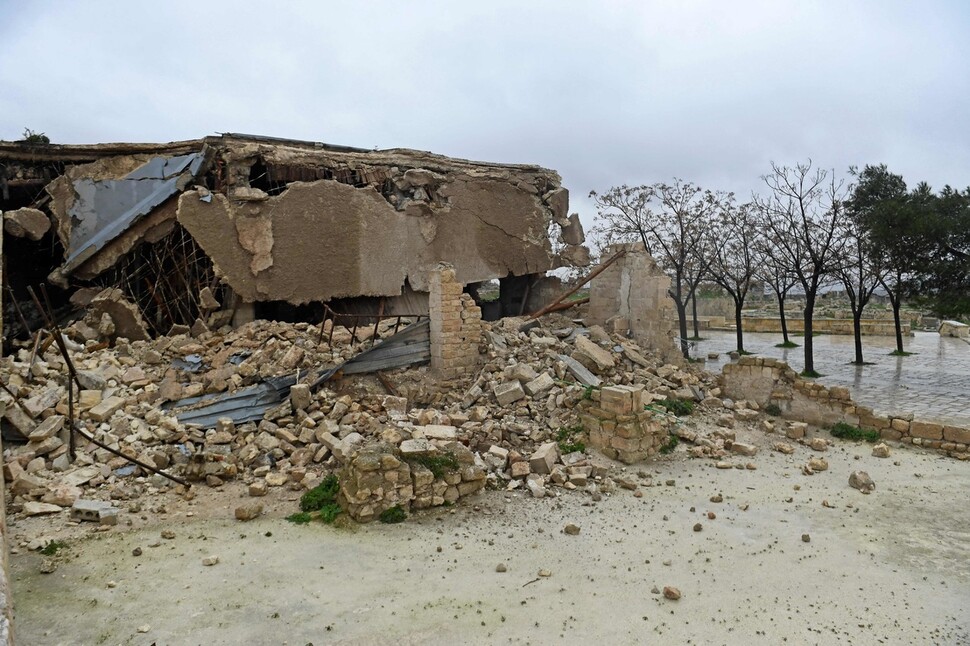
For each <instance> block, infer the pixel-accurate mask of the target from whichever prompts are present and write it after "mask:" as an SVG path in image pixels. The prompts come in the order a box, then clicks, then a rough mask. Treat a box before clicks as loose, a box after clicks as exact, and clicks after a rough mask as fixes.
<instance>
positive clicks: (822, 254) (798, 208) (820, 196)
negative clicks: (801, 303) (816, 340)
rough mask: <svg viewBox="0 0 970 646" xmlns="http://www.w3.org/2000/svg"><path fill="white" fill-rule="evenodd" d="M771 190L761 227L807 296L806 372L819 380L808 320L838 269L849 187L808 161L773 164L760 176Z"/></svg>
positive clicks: (762, 203)
mask: <svg viewBox="0 0 970 646" xmlns="http://www.w3.org/2000/svg"><path fill="white" fill-rule="evenodd" d="M762 179H763V180H764V182H765V184H766V185H767V186H768V189H769V190H770V194H769V196H768V197H766V198H763V199H759V203H758V206H759V208H760V210H761V211H762V212H763V213H765V214H767V216H768V217H767V218H765V225H766V227H767V229H768V232H769V234H770V237H771V239H772V241H774V242H775V244H776V245H777V247H776V249H775V251H776V252H777V255H778V257H779V258H780V259H782V260H783V262H784V264H785V265H787V267H788V269H790V270H791V271H792V273H793V274H794V276H795V278H797V279H798V284H799V285H800V286H801V288H802V290H803V291H804V293H805V313H804V320H805V347H804V349H805V371H804V373H803V374H805V375H806V376H817V374H818V373H817V372H816V371H815V358H814V355H813V350H814V348H813V343H812V319H813V317H814V314H815V301H816V299H817V298H818V293H819V288H820V287H822V286H823V284H824V282H825V280H826V277H827V276H828V275H829V274H830V273H831V272H832V271H833V270H834V269H835V268H836V267H837V266H838V260H839V258H840V257H841V248H842V245H843V240H842V238H841V237H840V236H839V221H840V214H841V213H842V211H843V203H844V202H845V199H846V195H847V189H846V187H845V183H844V182H843V181H837V180H836V179H835V173H834V171H833V172H831V173H829V172H827V171H825V170H823V169H820V168H815V169H813V168H812V162H811V160H809V161H808V162H807V163H805V164H798V165H796V166H795V167H794V168H789V167H788V166H779V165H777V164H775V163H774V162H772V164H771V173H769V174H768V175H765V176H764V177H763V178H762Z"/></svg>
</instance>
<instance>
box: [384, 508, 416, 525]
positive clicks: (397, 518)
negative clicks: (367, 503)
mask: <svg viewBox="0 0 970 646" xmlns="http://www.w3.org/2000/svg"><path fill="white" fill-rule="evenodd" d="M407 517H408V514H407V512H406V511H404V509H403V508H402V507H401V505H394V506H393V507H389V508H387V509H385V510H384V511H382V512H381V515H380V516H378V517H377V519H378V520H379V521H381V522H382V523H386V524H393V523H403V522H404V521H405V520H407Z"/></svg>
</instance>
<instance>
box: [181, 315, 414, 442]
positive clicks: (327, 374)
mask: <svg viewBox="0 0 970 646" xmlns="http://www.w3.org/2000/svg"><path fill="white" fill-rule="evenodd" d="M430 331H431V325H430V323H429V322H428V321H427V320H424V321H419V322H418V323H413V324H411V325H409V326H408V327H406V328H404V329H403V330H401V331H400V332H398V333H397V334H395V335H394V336H392V337H390V338H388V339H385V340H384V341H383V342H381V343H379V344H377V345H375V346H374V347H372V348H371V349H369V350H366V351H364V352H361V353H360V354H358V355H357V356H355V357H353V358H352V359H350V360H348V361H346V362H345V363H343V364H342V365H339V366H336V367H333V368H329V369H327V370H324V371H323V372H322V373H320V375H318V376H317V377H316V379H315V380H314V381H313V383H312V385H311V388H313V389H314V390H315V389H317V388H319V387H320V386H321V385H323V384H324V383H325V382H326V381H328V380H329V379H331V378H332V377H333V376H334V375H335V374H337V373H342V374H345V375H355V374H365V373H369V372H377V371H378V370H390V369H392V368H402V367H404V366H411V365H415V364H419V363H425V362H427V361H430V360H431V336H430ZM295 383H296V377H295V376H286V377H276V378H274V379H269V380H267V381H264V382H263V383H260V384H256V385H253V386H249V387H248V388H240V389H239V390H237V391H235V392H232V393H224V394H220V395H205V396H202V397H192V398H189V399H182V400H179V401H177V402H172V403H171V404H169V405H168V406H166V408H168V409H170V410H172V411H173V412H175V415H176V417H177V418H178V420H179V421H180V422H182V423H183V424H196V425H199V426H201V427H203V428H212V427H214V426H215V425H216V421H217V420H218V419H219V418H220V417H229V418H231V419H232V420H233V422H235V423H237V424H242V423H243V422H255V421H258V420H261V419H263V415H265V414H266V411H268V410H269V409H271V408H273V407H274V406H276V405H278V404H279V403H280V402H282V401H283V400H284V399H286V398H287V397H288V396H289V394H290V387H291V386H292V385H293V384H295Z"/></svg>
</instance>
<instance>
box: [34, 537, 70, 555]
mask: <svg viewBox="0 0 970 646" xmlns="http://www.w3.org/2000/svg"><path fill="white" fill-rule="evenodd" d="M65 547H67V543H65V542H63V541H51V542H50V543H48V544H47V545H45V546H44V549H42V550H41V551H40V553H41V554H43V555H44V556H54V555H55V554H57V551H58V550H60V549H63V548H65Z"/></svg>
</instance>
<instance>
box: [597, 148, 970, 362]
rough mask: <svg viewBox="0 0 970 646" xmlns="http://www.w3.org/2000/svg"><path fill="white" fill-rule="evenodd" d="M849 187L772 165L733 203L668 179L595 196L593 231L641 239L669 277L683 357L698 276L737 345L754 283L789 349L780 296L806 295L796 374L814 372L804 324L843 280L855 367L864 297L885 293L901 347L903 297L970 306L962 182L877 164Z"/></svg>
mask: <svg viewBox="0 0 970 646" xmlns="http://www.w3.org/2000/svg"><path fill="white" fill-rule="evenodd" d="M850 176H851V179H852V180H853V183H850V182H848V181H846V180H844V179H839V178H837V177H836V175H835V173H834V172H833V171H827V170H824V169H821V168H817V167H813V165H812V163H811V161H809V162H806V163H804V164H799V165H796V166H794V167H788V166H780V165H777V164H772V166H771V172H770V173H768V174H766V175H765V176H764V177H763V178H762V179H763V181H764V183H765V187H766V189H767V190H766V191H765V192H764V193H763V194H761V195H757V194H756V195H754V196H752V199H751V201H750V202H745V203H740V202H739V201H738V200H737V199H736V198H735V196H734V195H733V194H731V193H724V192H719V191H710V190H706V189H702V188H701V187H699V186H697V185H695V184H692V183H690V182H684V181H681V180H674V181H673V183H671V184H667V183H663V182H661V183H657V184H652V185H645V186H634V187H630V186H618V187H613V188H611V189H609V190H608V191H606V192H605V193H602V194H600V193H597V192H596V191H593V192H592V193H590V196H591V197H592V198H593V199H594V201H595V203H596V206H597V212H598V218H597V223H596V225H595V226H594V229H593V233H594V235H596V236H597V237H598V238H599V239H600V240H601V241H603V242H604V243H606V244H609V243H613V242H629V241H634V240H636V241H640V242H642V243H643V244H644V246H645V247H646V249H647V250H648V251H649V252H650V253H651V255H653V256H654V258H655V259H656V260H657V261H658V263H659V264H660V265H661V267H663V268H664V269H665V270H666V271H667V272H668V274H669V275H670V277H671V289H670V296H671V297H672V299H673V300H674V303H675V305H676V308H677V316H678V321H679V330H680V344H681V351H682V352H683V353H684V356H685V357H688V356H689V353H688V351H689V344H688V337H687V334H688V331H687V307H688V304H689V303H691V302H693V303H694V311H693V319H694V322H695V330H694V334H695V336H697V329H696V324H697V323H696V322H697V311H696V293H697V290H698V289H699V287H700V286H701V284H702V283H705V282H708V283H715V284H717V285H719V286H720V287H721V288H722V289H723V290H724V291H725V292H727V293H728V295H729V296H730V297H731V298H732V299H733V301H734V313H735V324H736V327H737V349H738V351H739V352H742V353H743V352H744V351H745V350H744V332H743V329H742V321H741V313H742V310H743V308H744V304H745V301H746V300H747V298H748V296H749V294H750V291H751V289H752V286H753V285H755V284H761V285H764V286H766V288H768V289H770V290H771V291H772V292H773V294H774V297H775V299H776V300H777V303H778V309H779V315H780V316H781V325H782V334H783V338H784V344H783V345H786V346H789V347H793V346H794V345H795V344H794V343H792V342H791V340H790V339H789V335H788V326H787V321H786V319H785V301H786V298H787V297H788V295H789V294H790V293H792V291H793V290H795V289H796V287H797V288H798V291H800V292H801V294H802V295H803V296H804V298H805V310H804V330H805V337H804V352H805V374H808V375H814V374H815V369H814V360H813V347H812V327H813V326H812V322H813V318H814V312H815V305H816V301H817V299H818V297H819V294H820V292H821V291H823V290H825V289H827V288H829V287H831V286H833V285H839V284H840V285H841V286H842V287H843V288H844V290H845V292H846V294H847V296H848V299H849V305H850V309H851V311H852V318H853V329H854V332H855V363H859V364H861V363H862V362H863V355H862V334H861V319H862V314H863V311H864V309H865V307H866V305H867V304H868V303H869V301H870V299H871V297H872V295H873V294H874V293H875V292H876V291H877V290H878V289H880V288H881V289H882V290H884V291H885V292H886V294H887V295H888V297H889V301H890V304H891V305H892V309H893V319H894V322H895V324H896V344H897V348H896V352H897V353H899V354H905V352H904V350H903V341H902V332H901V329H902V327H901V322H900V315H899V310H900V307H901V305H902V301H903V300H904V299H914V300H920V301H922V302H923V304H924V306H926V307H928V308H929V309H932V310H934V311H935V312H937V313H938V314H940V315H944V316H953V317H956V316H959V315H965V314H967V313H970V188H968V189H967V190H965V191H962V192H961V191H958V190H954V189H952V188H950V187H949V186H947V187H946V188H944V189H943V191H941V192H940V193H938V194H937V193H934V192H933V191H932V190H931V189H930V187H929V186H927V185H925V184H920V185H919V186H917V187H916V188H915V189H914V190H912V191H910V190H908V188H907V187H906V183H905V182H904V181H903V179H902V177H901V176H899V175H895V174H893V173H891V172H889V170H888V169H887V168H886V167H885V166H884V165H880V166H866V167H865V168H864V169H863V170H862V171H859V170H857V169H850Z"/></svg>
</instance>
